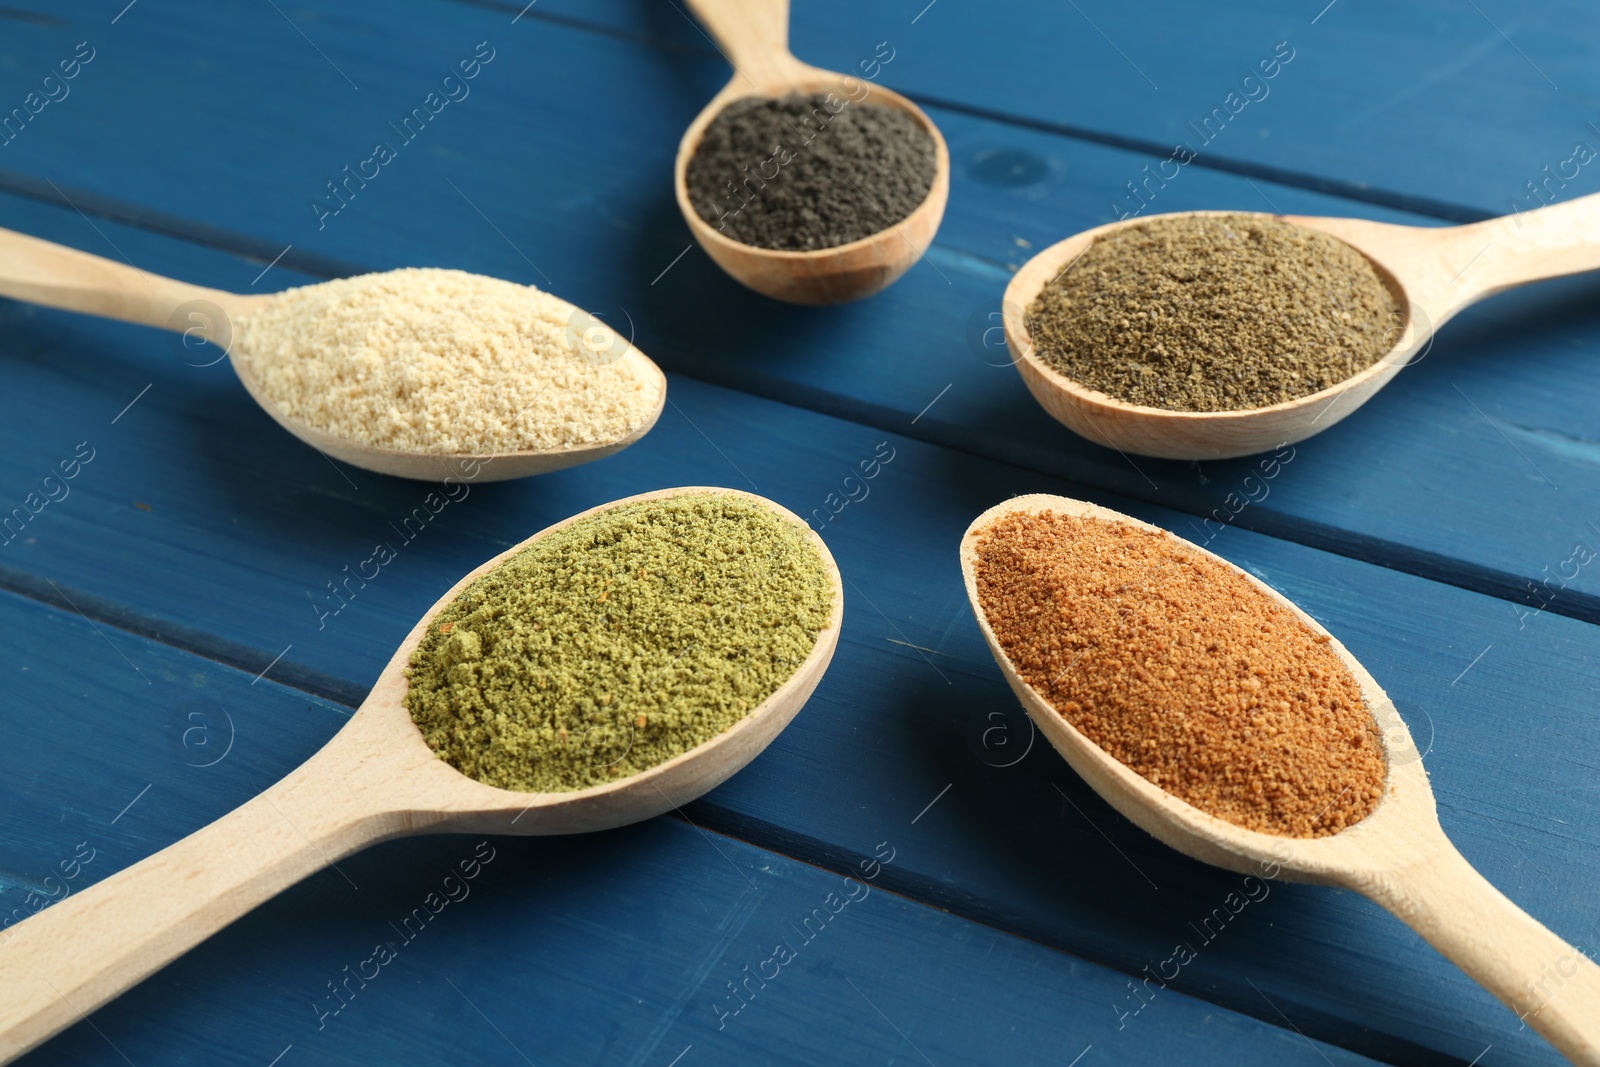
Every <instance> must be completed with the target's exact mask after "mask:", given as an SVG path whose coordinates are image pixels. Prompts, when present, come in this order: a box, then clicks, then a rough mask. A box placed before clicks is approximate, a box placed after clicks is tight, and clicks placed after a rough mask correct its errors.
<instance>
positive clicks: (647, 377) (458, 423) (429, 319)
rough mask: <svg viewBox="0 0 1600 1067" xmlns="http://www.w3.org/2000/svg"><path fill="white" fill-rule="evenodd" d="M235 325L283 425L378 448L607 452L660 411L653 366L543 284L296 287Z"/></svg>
mask: <svg viewBox="0 0 1600 1067" xmlns="http://www.w3.org/2000/svg"><path fill="white" fill-rule="evenodd" d="M234 325H235V327H236V333H237V338H238V346H237V349H236V350H235V352H234V356H235V358H237V359H239V360H240V361H241V362H243V363H244V364H246V365H247V367H248V370H249V371H250V372H251V373H252V374H253V376H254V378H255V379H256V383H257V388H258V389H259V390H260V392H261V393H262V394H263V395H264V396H265V397H266V398H267V399H268V400H269V401H271V402H272V403H274V404H276V405H277V406H278V408H279V410H280V411H281V412H282V413H283V414H284V415H286V416H288V417H290V418H292V419H295V420H298V421H300V422H303V423H306V424H308V425H310V426H312V427H314V428H316V429H319V430H323V431H326V432H328V433H331V434H335V435H337V436H339V437H343V438H346V439H348V440H355V441H360V442H363V443H365V444H368V445H375V446H378V447H381V448H392V449H399V450H402V451H408V452H428V453H473V454H476V455H485V454H488V453H500V452H520V451H526V450H534V449H538V450H543V449H550V448H562V447H571V446H578V445H594V444H605V443H608V442H611V441H615V440H617V439H619V438H622V437H625V436H627V435H628V434H629V433H631V432H633V431H634V430H637V429H638V428H639V427H640V426H643V425H644V424H645V423H647V422H649V421H650V420H651V419H652V418H653V417H654V416H655V414H656V412H657V411H658V410H659V409H660V407H661V403H662V396H661V394H662V389H663V385H662V381H661V378H660V376H659V374H660V372H659V371H658V370H657V369H656V368H655V366H654V364H652V363H651V362H650V361H649V360H648V359H646V358H645V357H644V356H643V355H642V354H641V353H640V352H639V351H638V350H637V349H635V348H633V347H632V346H630V345H626V344H625V342H624V341H623V340H622V339H621V338H616V339H615V344H614V346H613V345H612V336H611V335H610V333H609V329H608V328H607V327H605V326H602V325H601V324H600V323H599V321H598V320H595V319H591V318H589V317H588V316H587V315H586V313H584V312H582V311H579V310H578V309H577V308H575V307H573V306H572V305H571V304H569V303H567V302H566V301H564V300H561V299H559V298H557V297H554V296H551V295H550V294H548V293H544V292H540V291H539V290H537V289H535V288H533V287H532V286H525V285H516V284H514V283H512V282H507V281H501V280H499V279H497V278H487V277H484V276H483V275H480V274H468V273H466V272H464V271H458V270H437V269H407V270H394V271H387V272H385V273H382V274H363V275H360V276H359V277H355V278H343V279H339V280H337V281H331V282H324V283H322V284H320V285H308V286H305V287H304V288H300V289H290V290H288V291H287V292H285V293H283V294H282V295H281V296H279V297H278V298H277V299H276V300H274V301H272V303H271V304H269V305H268V306H267V307H266V308H264V309H263V310H261V311H258V312H255V313H254V314H251V315H249V316H246V317H245V318H242V319H240V320H239V321H238V322H237V323H235V324H234ZM585 340H587V341H588V342H589V345H590V347H589V348H585V347H584V346H583V342H584V341H585ZM594 349H598V351H594ZM619 352H622V353H624V354H622V355H621V356H620V358H616V357H617V353H619Z"/></svg>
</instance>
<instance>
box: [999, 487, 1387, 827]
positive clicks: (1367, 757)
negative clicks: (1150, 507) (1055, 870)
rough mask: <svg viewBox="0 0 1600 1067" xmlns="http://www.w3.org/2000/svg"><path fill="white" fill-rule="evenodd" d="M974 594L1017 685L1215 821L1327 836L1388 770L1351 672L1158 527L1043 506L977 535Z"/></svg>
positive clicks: (1261, 597) (1317, 640)
mask: <svg viewBox="0 0 1600 1067" xmlns="http://www.w3.org/2000/svg"><path fill="white" fill-rule="evenodd" d="M977 554H978V559H977V568H976V572H977V573H976V578H977V586H978V600H979V603H980V605H981V606H982V608H983V613H984V617H985V618H986V619H987V620H988V623H989V625H990V627H991V628H992V629H993V630H994V632H995V635H996V636H997V637H998V638H999V641H1000V645H1001V647H1002V648H1004V649H1005V652H1006V655H1007V656H1009V657H1010V659H1011V662H1012V664H1013V665H1014V666H1015V667H1016V669H1017V671H1018V672H1019V673H1020V674H1021V675H1022V677H1023V679H1024V680H1026V681H1027V682H1028V684H1029V685H1031V686H1033V688H1034V689H1035V690H1037V691H1038V692H1039V693H1040V695H1042V696H1043V697H1044V698H1045V699H1046V700H1048V701H1049V702H1050V703H1051V705H1052V706H1054V707H1055V708H1056V710H1058V711H1059V712H1060V713H1061V714H1062V715H1063V716H1065V718H1066V719H1067V721H1068V722H1070V723H1072V725H1073V726H1075V727H1077V728H1078V730H1079V731H1081V732H1082V733H1083V734H1084V735H1085V736H1087V737H1088V738H1089V739H1090V740H1092V741H1094V742H1095V743H1096V744H1098V745H1099V746H1100V747H1101V748H1103V749H1105V751H1106V752H1107V753H1109V754H1110V755H1111V756H1112V757H1113V758H1115V759H1117V760H1120V761H1121V762H1122V763H1124V764H1126V765H1127V766H1128V767H1130V768H1132V769H1133V770H1134V771H1136V772H1138V773H1139V774H1141V775H1143V776H1144V777H1145V778H1147V779H1148V780H1150V781H1151V782H1153V783H1155V784H1156V785H1158V786H1160V787H1161V788H1163V789H1165V790H1166V791H1167V792H1169V793H1172V794H1173V795H1174V796H1177V797H1180V798H1182V799H1183V800H1185V801H1187V802H1189V803H1190V804H1193V805H1194V806H1195V807H1197V808H1199V809H1201V810H1202V811H1206V812H1209V813H1211V814H1212V815H1215V816H1217V817H1218V818H1220V819H1226V820H1227V821H1228V822H1231V823H1235V824H1237V825H1239V826H1243V827H1245V828H1247V829H1251V830H1259V831H1261V832H1263V833H1269V834H1277V835H1280V836H1285V837H1321V836H1324V835H1326V834H1333V833H1337V832H1339V831H1340V830H1342V829H1344V828H1345V827H1347V826H1350V825H1351V824H1353V823H1356V822H1359V821H1361V820H1362V819H1364V818H1366V816H1367V815H1369V814H1370V813H1371V812H1372V809H1373V808H1374V807H1376V806H1377V803H1378V801H1379V799H1380V798H1381V797H1382V795H1383V786H1384V780H1385V777H1386V774H1387V764H1386V762H1385V760H1384V756H1383V749H1382V745H1381V743H1380V741H1379V737H1378V730H1377V726H1376V725H1375V723H1374V721H1373V717H1372V713H1371V712H1370V711H1369V710H1368V708H1367V707H1366V704H1365V701H1364V700H1363V699H1362V696H1361V689H1360V687H1359V685H1358V684H1357V683H1356V680H1355V678H1354V677H1353V676H1352V675H1351V673H1350V671H1349V670H1348V669H1347V668H1346V667H1345V665H1344V664H1343V663H1342V662H1341V661H1340V660H1339V658H1338V657H1337V656H1336V655H1335V654H1334V652H1333V650H1332V649H1331V648H1330V647H1329V646H1328V643H1327V638H1326V637H1323V636H1320V635H1318V634H1316V633H1315V632H1314V631H1312V630H1311V628H1310V627H1308V626H1306V625H1305V624H1304V623H1302V622H1301V621H1300V620H1299V619H1298V618H1296V617H1295V616H1294V615H1293V614H1292V613H1291V612H1289V611H1288V610H1287V609H1285V608H1284V607H1282V606H1281V605H1279V604H1278V603H1276V602H1275V601H1273V600H1272V599H1271V598H1269V597H1268V596H1267V595H1266V594H1265V593H1264V592H1263V591H1262V590H1260V589H1259V588H1257V587H1256V586H1255V585H1253V584H1252V583H1251V582H1250V581H1249V580H1247V579H1246V578H1245V577H1244V576H1243V575H1241V574H1239V573H1238V572H1236V571H1234V570H1233V569H1232V568H1230V567H1229V566H1227V565H1226V564H1224V563H1222V562H1220V561H1218V560H1216V559H1214V558H1212V557H1210V556H1208V555H1206V554H1204V553H1202V552H1200V551H1199V550H1198V549H1196V548H1194V547H1193V546H1192V545H1190V544H1188V543H1187V542H1185V541H1182V540H1179V539H1178V538H1176V537H1174V536H1172V535H1171V534H1168V533H1164V532H1151V531H1148V530H1143V529H1140V528H1138V527H1135V526H1131V525H1128V524H1126V523H1117V522H1106V521H1100V520H1095V519H1080V518H1076V517H1074V516H1070V515H1060V514H1056V513H1054V512H1050V511H1045V512H1042V513H1040V514H1038V515H1024V514H1012V515H1008V516H1006V517H1004V518H1002V519H999V520H997V521H996V522H994V523H993V524H991V525H990V526H988V527H987V528H985V529H984V530H982V531H980V533H979V538H978V541H977Z"/></svg>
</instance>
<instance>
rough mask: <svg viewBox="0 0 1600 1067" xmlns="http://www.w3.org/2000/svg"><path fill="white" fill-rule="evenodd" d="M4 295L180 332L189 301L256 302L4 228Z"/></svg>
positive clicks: (0, 272) (0, 257) (0, 243)
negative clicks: (181, 314) (182, 313)
mask: <svg viewBox="0 0 1600 1067" xmlns="http://www.w3.org/2000/svg"><path fill="white" fill-rule="evenodd" d="M0 296H9V297H11V298H12V299H14V300H26V301H27V302H28V303H30V304H43V305H44V306H45V307H53V308H61V309H63V310H65V311H80V312H83V313H85V314H88V315H99V316H102V317H103V318H108V319H120V320H122V321H123V322H135V323H138V324H140V325H142V326H159V327H162V328H163V329H169V330H177V331H178V332H180V333H181V332H183V331H184V330H186V329H189V328H191V326H192V323H190V321H189V320H188V318H187V317H184V318H183V321H181V322H179V321H177V318H178V316H177V315H176V312H177V311H178V310H179V309H180V308H181V306H182V305H183V304H185V303H187V302H189V301H195V300H199V301H205V302H207V303H208V304H211V305H213V306H219V307H221V308H228V309H230V310H235V311H236V309H237V307H238V305H239V303H240V302H241V299H243V300H249V299H252V298H249V297H245V298H241V297H239V296H238V295H236V294H234V293H224V292H220V291H218V290H216V289H206V288H203V287H201V286H198V285H190V284H188V283H187V282H180V281H176V280H174V279H172V278H163V277H161V276H160V275H159V274H150V273H147V272H145V271H142V270H140V269H138V268H137V267H134V266H130V265H128V264H124V263H116V262H113V261H112V260H109V259H102V258H101V257H100V256H92V255H90V254H89V253H87V252H79V251H78V250H77V249H75V248H67V247H65V246H63V245H58V244H52V243H51V242H49V241H41V240H40V239H39V238H37V237H29V236H28V235H27V234H21V233H16V232H15V231H13V230H6V229H0Z"/></svg>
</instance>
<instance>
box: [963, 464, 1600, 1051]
mask: <svg viewBox="0 0 1600 1067" xmlns="http://www.w3.org/2000/svg"><path fill="white" fill-rule="evenodd" d="M961 569H962V573H963V575H964V576H965V579H966V587H967V596H968V598H969V599H970V600H971V602H972V607H973V611H974V613H975V614H976V615H977V618H978V626H979V628H980V629H981V630H982V631H983V635H984V638H985V640H987V641H988V643H989V650H990V651H991V652H992V653H993V654H994V657H995V659H996V661H997V662H998V663H999V665H1000V670H1001V673H1002V674H1004V676H1005V679H1006V681H1007V682H1008V683H1010V685H1011V688H1012V690H1013V691H1014V692H1015V693H1016V694H1017V696H1018V697H1019V698H1020V699H1021V701H1022V704H1023V707H1024V708H1025V709H1026V710H1027V712H1028V714H1029V715H1030V716H1031V717H1032V718H1033V720H1034V722H1035V723H1036V724H1037V725H1038V727H1039V729H1040V731H1041V732H1042V733H1044V735H1045V736H1046V737H1048V738H1049V739H1050V742H1051V744H1053V745H1054V746H1055V747H1056V750H1057V751H1059V752H1060V753H1061V754H1062V755H1063V756H1064V757H1066V760H1067V762H1068V763H1070V764H1071V765H1072V767H1073V769H1074V770H1076V771H1077V772H1078V773H1079V774H1080V775H1082V776H1083V778H1084V780H1085V781H1087V782H1088V783H1089V785H1090V786H1091V787H1093V788H1094V790H1095V791H1096V792H1098V793H1099V794H1100V795H1101V796H1102V797H1104V798H1105V799H1106V800H1107V801H1108V802H1109V803H1110V804H1111V805H1112V806H1113V807H1115V808H1116V809H1117V810H1118V811H1120V812H1121V813H1122V814H1123V815H1125V816H1127V817H1128V818H1129V819H1131V820H1132V821H1133V822H1134V823H1136V824H1137V825H1138V826H1139V827H1141V828H1142V829H1144V830H1146V831H1147V832H1149V833H1150V834H1152V835H1154V836H1155V837H1157V838H1159V839H1160V840H1162V841H1164V842H1166V843H1167V844H1169V845H1171V846H1172V847H1174V848H1176V849H1178V850H1179V851H1180V852H1183V853H1185V854H1187V855H1189V856H1192V857H1194V858H1195V859H1199V860H1202V861H1204V862H1206V863H1211V864H1215V865H1217V866H1219V867H1224V868H1227V869H1229V870H1234V871H1239V872H1248V873H1251V874H1261V873H1263V872H1268V871H1270V872H1274V874H1273V876H1275V877H1280V878H1286V879H1288V880H1291V881H1300V882H1313V883H1318V884H1322V885H1334V886H1341V887H1343V888H1346V889H1353V890H1355V891H1356V892H1358V893H1361V894H1362V895H1364V896H1366V897H1369V898H1371V899H1372V900H1373V901H1375V902H1376V903H1378V904H1380V905H1382V906H1383V907H1385V908H1387V909H1388V910H1389V911H1391V912H1393V913H1394V914H1395V916H1396V917H1398V918H1399V919H1400V920H1401V921H1403V922H1404V923H1406V925H1408V926H1410V927H1411V928H1412V929H1413V930H1415V931H1417V933H1419V934H1421V935H1422V936H1423V937H1424V938H1425V939H1427V941H1428V942H1429V943H1430V944H1432V945H1433V946H1434V947H1435V948H1437V949H1438V950H1439V951H1440V952H1441V953H1443V954H1444V955H1445V956H1446V957H1448V958H1449V959H1451V960H1452V961H1454V962H1455V963H1456V964H1457V965H1458V966H1460V967H1461V968H1462V969H1463V970H1465V971H1466V972H1467V973H1468V974H1470V975H1471V976H1472V977H1473V978H1475V979H1476V980H1477V981H1478V982H1480V983H1481V984H1482V985H1483V986H1484V987H1485V988H1487V989H1488V990H1489V991H1490V992H1492V993H1494V994H1495V995H1496V996H1497V997H1499V998H1500V999H1501V1000H1502V1001H1504V1002H1505V1003H1506V1004H1507V1005H1508V1006H1509V1007H1510V1008H1511V1009H1512V1010H1513V1011H1515V1012H1516V1013H1517V1014H1518V1017H1519V1018H1521V1019H1522V1020H1523V1021H1524V1022H1525V1023H1526V1024H1527V1025H1528V1026H1530V1027H1532V1028H1533V1029H1534V1030H1536V1031H1537V1032H1539V1033H1540V1034H1542V1035H1543V1036H1544V1037H1545V1038H1546V1039H1547V1040H1548V1041H1549V1042H1550V1043H1551V1044H1552V1045H1554V1046H1555V1047H1556V1048H1557V1049H1559V1050H1560V1051H1561V1052H1562V1053H1564V1054H1565V1055H1566V1056H1567V1057H1568V1058H1569V1059H1571V1060H1573V1062H1575V1063H1584V1064H1600V966H1596V965H1595V963H1594V962H1593V961H1591V960H1590V959H1589V958H1588V957H1587V956H1585V955H1584V954H1583V953H1582V952H1581V951H1579V950H1578V949H1576V948H1574V947H1573V946H1571V945H1569V944H1567V943H1566V942H1565V941H1563V940H1562V939H1561V938H1560V937H1558V936H1556V935H1555V934H1554V933H1551V932H1550V931H1549V930H1548V929H1546V928H1545V927H1544V926H1543V925H1541V924H1540V923H1539V922H1538V921H1537V920H1535V919H1534V918H1533V917H1531V916H1530V915H1528V914H1527V913H1526V912H1524V911H1522V910H1521V909H1520V908H1518V907H1517V906H1516V905H1515V904H1513V903H1512V902H1511V901H1510V900H1508V899H1507V898H1506V897H1505V896H1504V895H1502V894H1501V893H1500V891H1499V890H1497V889H1495V888H1494V886H1492V885H1490V884H1489V882H1488V881H1486V880H1485V879H1484V878H1483V876H1482V875H1480V874H1479V873H1478V872H1477V871H1476V870H1474V869H1473V868H1472V866H1471V865H1470V864H1468V863H1467V861H1466V860H1465V859H1464V858H1463V857H1462V856H1461V854H1460V853H1459V852H1458V851H1456V848H1455V846H1454V845H1452V844H1451V843H1450V840H1449V839H1448V838H1447V837H1446V836H1445V834H1444V831H1443V830H1442V829H1441V828H1440V826H1439V819H1438V815H1437V813H1436V812H1435V809H1434V801H1433V793H1432V790H1431V789H1430V788H1429V786H1428V775H1427V772H1426V771H1425V770H1424V769H1423V767H1422V757H1421V755H1420V754H1419V753H1418V752H1417V749H1416V746H1415V744H1414V743H1413V742H1412V740H1411V734H1410V732H1409V731H1408V730H1407V729H1406V726H1405V723H1404V722H1402V721H1401V719H1400V717H1399V715H1398V714H1397V713H1396V711H1395V709H1394V705H1393V703H1392V702H1391V701H1390V700H1389V699H1388V697H1386V696H1385V695H1384V692H1383V690H1382V689H1381V688H1379V686H1378V683H1377V682H1376V681H1374V680H1373V678H1372V676H1371V675H1370V674H1368V673H1367V672H1366V670H1365V669H1363V668H1362V666H1361V664H1360V663H1358V662H1357V661H1356V660H1355V658H1354V657H1353V656H1351V655H1350V653H1349V652H1348V651H1346V650H1345V648H1344V646H1343V645H1341V644H1339V642H1338V641H1336V640H1335V639H1334V638H1333V637H1332V636H1331V635H1330V634H1328V632H1327V631H1326V630H1324V629H1323V628H1322V627H1321V626H1319V625H1318V624H1317V623H1316V621H1315V620H1313V619H1312V618H1311V617H1310V616H1309V615H1307V614H1306V613H1305V612H1303V611H1301V610H1300V609H1299V608H1298V607H1296V606H1295V605H1294V604H1293V603H1292V602H1290V601H1289V600H1288V599H1287V598H1285V597H1284V596H1282V595H1281V594H1279V593H1277V592H1276V591H1274V590H1273V589H1272V588H1270V587H1269V586H1267V585H1266V584H1264V583H1262V582H1261V581H1259V580H1257V579H1256V578H1254V577H1252V576H1251V575H1249V574H1247V573H1245V572H1244V571H1242V570H1240V569H1239V568H1238V567H1235V566H1234V565H1233V564H1231V563H1229V562H1227V561H1226V560H1223V559H1221V558H1220V557H1217V556H1214V555H1212V554H1211V553H1209V552H1207V551H1205V550H1204V549H1201V548H1198V547H1196V546H1195V545H1192V544H1190V543H1189V542H1187V541H1184V540H1182V539H1180V538H1178V537H1174V536H1173V535H1172V534H1170V533H1167V532H1166V531H1164V530H1161V529H1159V528H1158V527H1155V526H1151V525H1149V524H1147V523H1143V522H1139V521H1138V520H1136V519H1132V518H1129V517H1128V516H1126V515H1121V514H1119V513H1117V512H1114V511H1109V510H1107V509H1105V508H1101V507H1097V506H1095V505H1093V504H1087V503H1084V502H1082V501H1077V500H1070V499H1067V498H1065V497H1056V496H1044V495H1034V496H1023V497H1017V498H1015V499H1013V500H1009V501H1007V502H1006V503H1004V504H1001V505H998V506H996V507H993V508H990V509H989V510H988V511H986V512H984V513H983V514H982V515H980V516H979V517H978V518H977V519H976V520H975V521H974V522H973V523H972V525H971V526H970V527H968V529H967V533H966V536H965V537H964V538H963V540H962V543H961Z"/></svg>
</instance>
